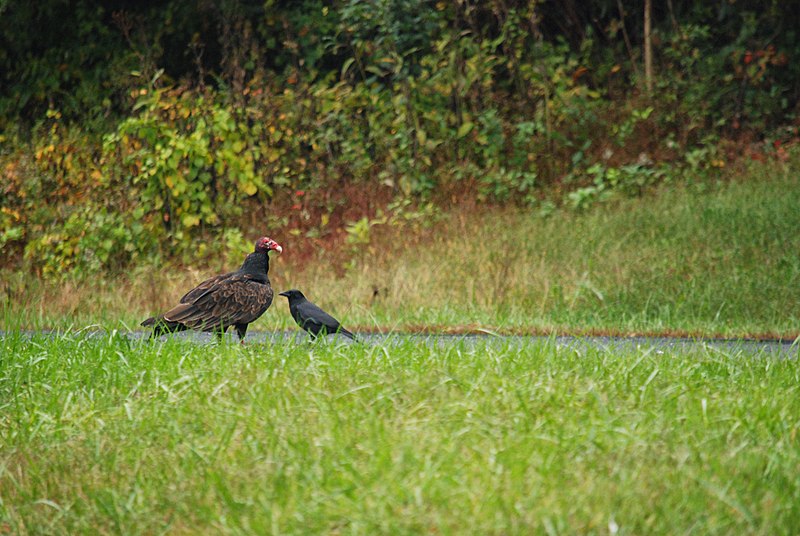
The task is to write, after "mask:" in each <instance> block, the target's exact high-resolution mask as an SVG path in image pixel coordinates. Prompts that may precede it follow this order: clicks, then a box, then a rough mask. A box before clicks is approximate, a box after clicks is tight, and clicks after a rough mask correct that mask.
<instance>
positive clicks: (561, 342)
mask: <svg viewBox="0 0 800 536" xmlns="http://www.w3.org/2000/svg"><path fill="white" fill-rule="evenodd" d="M35 333H36V332H33V331H25V332H24V334H25V335H26V336H33V335H34V334H35ZM41 333H45V334H52V335H55V334H56V333H57V332H54V331H44V332H41ZM77 333H85V334H88V335H90V336H98V337H99V336H103V335H108V333H109V332H108V331H104V330H101V329H96V328H86V329H84V330H82V331H79V332H77ZM120 334H122V335H125V336H127V337H129V338H131V339H144V338H146V337H148V336H149V335H150V332H149V331H132V332H120ZM7 335H8V334H7V333H6V332H4V331H0V338H2V337H5V336H7ZM357 335H358V337H359V338H360V339H361V340H362V341H364V343H366V344H374V345H392V344H399V343H401V342H403V341H407V340H408V339H409V338H411V339H414V340H417V341H420V342H425V343H428V344H440V345H445V344H454V343H458V342H463V343H466V344H474V343H477V342H480V341H496V342H497V343H498V344H524V343H531V342H533V343H535V342H540V343H545V342H548V341H549V342H552V343H554V344H556V345H557V346H559V347H563V348H574V349H576V350H584V349H590V348H598V349H607V350H618V351H635V350H642V349H652V351H655V352H659V353H660V352H664V351H667V350H677V351H691V350H694V349H698V350H702V349H713V350H717V351H720V352H724V353H730V354H738V353H742V354H747V355H763V356H767V355H773V356H780V357H791V358H797V357H799V356H800V343H798V342H792V341H778V340H770V341H761V340H754V339H690V338H667V337H572V336H553V337H548V336H520V335H509V336H497V335H489V334H486V335H483V334H467V335H451V334H441V335H420V334H410V333H391V334H357ZM169 336H170V337H176V338H180V339H185V340H192V341H196V342H197V343H198V344H210V343H212V342H213V341H214V336H213V335H211V334H209V333H197V332H193V331H190V332H183V333H175V334H172V335H169ZM165 337H166V336H164V337H161V338H162V339H163V338H165ZM328 339H329V340H336V341H339V342H342V343H345V344H353V343H352V342H351V341H350V340H349V339H345V338H343V337H339V336H329V337H328ZM226 340H228V341H231V342H236V341H237V340H238V339H237V338H236V336H235V335H233V334H230V333H229V334H227V335H226ZM290 340H296V341H297V342H298V343H305V342H306V341H307V340H308V337H307V336H306V335H305V333H302V332H299V331H295V330H289V331H271V332H263V331H252V332H250V333H248V334H247V337H246V339H245V341H246V342H247V343H248V344H265V343H266V344H273V343H278V342H286V341H290Z"/></svg>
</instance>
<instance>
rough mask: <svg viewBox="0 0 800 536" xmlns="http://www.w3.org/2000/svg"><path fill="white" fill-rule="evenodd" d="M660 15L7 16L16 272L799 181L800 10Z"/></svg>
mask: <svg viewBox="0 0 800 536" xmlns="http://www.w3.org/2000/svg"><path fill="white" fill-rule="evenodd" d="M650 4H651V2H650V1H649V0H648V1H647V2H632V1H622V0H600V1H588V2H584V1H569V0H567V1H563V2H536V1H503V0H495V1H486V2H465V1H455V2H434V1H422V0H407V1H393V0H375V1H355V0H351V1H334V2H320V1H314V0H307V1H300V2H277V1H266V2H252V1H221V2H210V1H193V2H192V1H190V2H183V1H180V2H179V1H173V2H138V1H137V2H133V1H112V2H88V1H73V2H66V1H56V0H44V1H41V2H22V1H0V20H2V25H0V73H2V74H0V77H2V86H1V87H0V125H2V132H3V134H2V138H0V143H1V144H0V166H1V167H0V172H2V173H3V186H2V199H0V247H1V248H2V250H3V259H4V260H3V261H2V264H3V266H6V267H20V266H25V267H27V268H29V269H33V270H36V271H37V272H41V273H43V274H50V275H56V274H63V273H68V272H72V271H80V272H87V273H91V272H95V271H100V270H106V271H108V270H110V271H114V270H119V269H121V268H124V267H126V266H128V265H130V264H131V263H137V262H150V261H153V260H158V259H164V258H169V259H177V260H180V259H181V258H182V257H183V256H184V255H187V254H188V253H190V257H191V258H192V259H197V257H198V256H200V257H203V256H204V255H205V256H211V255H214V254H218V253H220V251H223V252H224V251H236V250H240V249H242V248H245V247H248V242H249V238H250V237H251V235H252V233H254V232H255V233H258V230H259V229H265V228H266V229H281V230H282V231H283V232H286V233H292V234H293V235H296V236H298V237H302V238H303V239H305V240H307V241H309V243H311V244H314V245H317V246H318V247H328V245H329V244H335V243H337V241H338V239H339V238H342V237H344V238H346V239H349V240H350V241H351V242H354V243H357V242H358V241H359V240H361V239H364V236H365V235H366V234H368V230H369V228H370V227H372V226H374V225H376V224H386V223H392V222H404V221H411V220H414V221H416V220H424V219H426V218H429V217H430V213H431V210H432V208H431V207H435V206H436V205H437V204H442V203H445V202H447V203H448V204H449V203H450V202H452V201H453V200H454V199H469V200H470V202H471V203H475V202H477V203H492V204H515V205H520V206H524V207H530V209H531V210H538V211H541V212H542V213H547V212H548V211H550V210H552V207H554V206H557V205H564V206H568V207H574V208H576V209H583V208H586V207H588V206H591V205H593V204H595V203H598V202H603V201H604V200H606V199H609V198H611V197H613V196H616V195H640V194H641V193H642V192H644V191H647V190H648V189H650V188H652V187H653V186H655V185H658V184H662V183H665V182H669V181H677V180H685V179H686V177H693V178H697V177H705V176H712V177H713V176H715V175H716V174H719V173H720V172H721V170H723V169H725V168H726V167H730V165H731V163H732V162H733V161H735V160H736V158H738V157H740V156H742V155H745V156H746V157H748V158H753V159H761V158H781V155H782V154H783V150H784V147H785V146H786V144H790V143H792V142H793V141H794V140H795V139H796V136H797V123H796V112H797V102H798V96H800V72H798V70H799V69H800V63H799V62H798V54H799V53H800V39H798V36H797V28H800V17H798V15H799V14H800V5H798V4H797V3H795V2H778V1H773V2H768V3H764V2H758V1H738V0H724V1H718V2H688V1H680V0H668V1H666V2H655V3H653V5H650ZM648 12H649V14H650V20H651V24H652V29H651V32H650V39H649V47H648V46H646V40H645V34H646V32H645V19H646V16H645V15H646V14H647V13H648ZM648 48H650V50H651V53H652V67H651V68H650V69H648V68H647V65H646V63H647V62H646V61H645V57H646V56H647V54H646V51H647V49H648ZM196 236H204V237H209V236H210V237H216V238H221V239H218V240H215V241H209V243H212V244H213V243H216V244H218V246H213V245H209V246H208V249H204V250H203V251H197V249H196V248H191V249H188V248H187V244H188V243H189V238H191V237H196ZM215 247H216V248H219V250H217V249H215Z"/></svg>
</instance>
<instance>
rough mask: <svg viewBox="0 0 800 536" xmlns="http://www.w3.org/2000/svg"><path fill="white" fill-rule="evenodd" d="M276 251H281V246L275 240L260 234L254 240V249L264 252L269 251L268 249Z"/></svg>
mask: <svg viewBox="0 0 800 536" xmlns="http://www.w3.org/2000/svg"><path fill="white" fill-rule="evenodd" d="M273 250H274V251H277V252H278V254H280V253H281V252H283V248H282V247H281V245H280V244H278V243H277V242H275V241H274V240H273V239H271V238H267V237H266V236H262V237H261V238H259V239H258V240H256V251H263V252H264V253H269V252H270V251H273Z"/></svg>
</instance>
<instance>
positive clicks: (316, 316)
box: [280, 289, 357, 341]
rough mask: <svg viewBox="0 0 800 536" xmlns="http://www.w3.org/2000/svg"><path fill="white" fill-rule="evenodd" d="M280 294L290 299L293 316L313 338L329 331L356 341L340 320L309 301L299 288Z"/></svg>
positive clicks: (290, 309) (290, 310)
mask: <svg viewBox="0 0 800 536" xmlns="http://www.w3.org/2000/svg"><path fill="white" fill-rule="evenodd" d="M280 295H281V296H285V297H286V298H287V299H288V300H289V312H290V313H292V318H294V321H295V322H297V325H298V326H300V327H301V328H303V329H304V330H306V331H307V332H308V333H309V335H311V338H312V339H316V338H317V335H319V334H320V333H322V335H323V336H325V335H327V334H328V333H341V334H342V335H344V336H345V337H348V338H350V339H352V340H354V341H356V340H357V339H356V337H355V335H353V334H352V333H350V332H349V331H347V330H346V329H344V328H343V327H342V325H341V324H340V323H339V321H338V320H336V319H335V318H333V317H332V316H331V315H329V314H328V313H326V312H325V311H323V310H322V309H320V308H319V307H317V306H316V305H315V304H313V303H311V302H310V301H308V300H307V299H306V297H305V296H304V295H303V293H302V292H300V291H299V290H297V289H292V290H287V291H285V292H281V293H280Z"/></svg>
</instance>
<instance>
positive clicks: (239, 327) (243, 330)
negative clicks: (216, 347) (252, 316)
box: [233, 324, 247, 344]
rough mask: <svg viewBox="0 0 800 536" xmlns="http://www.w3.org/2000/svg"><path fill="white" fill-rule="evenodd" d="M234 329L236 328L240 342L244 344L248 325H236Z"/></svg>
mask: <svg viewBox="0 0 800 536" xmlns="http://www.w3.org/2000/svg"><path fill="white" fill-rule="evenodd" d="M233 327H235V328H236V333H238V334H239V342H241V343H242V344H244V335H245V333H247V324H234V325H233Z"/></svg>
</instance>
